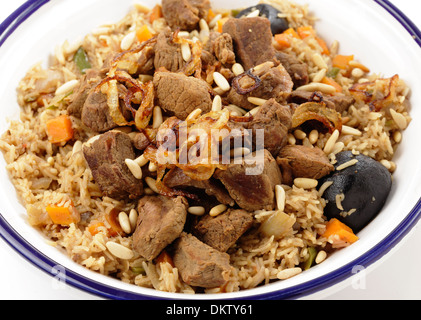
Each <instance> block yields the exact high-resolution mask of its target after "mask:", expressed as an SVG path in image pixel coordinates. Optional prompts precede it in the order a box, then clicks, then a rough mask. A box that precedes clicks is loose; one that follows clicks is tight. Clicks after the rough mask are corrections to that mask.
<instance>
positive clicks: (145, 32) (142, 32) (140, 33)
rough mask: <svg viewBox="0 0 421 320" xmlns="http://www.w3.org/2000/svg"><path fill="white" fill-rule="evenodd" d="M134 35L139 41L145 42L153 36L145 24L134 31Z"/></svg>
mask: <svg viewBox="0 0 421 320" xmlns="http://www.w3.org/2000/svg"><path fill="white" fill-rule="evenodd" d="M136 37H137V40H139V42H145V41H147V40H149V39H151V38H152V37H153V35H152V33H151V31H150V30H149V28H148V26H147V25H146V24H145V25H143V26H141V27H140V28H139V29H137V31H136Z"/></svg>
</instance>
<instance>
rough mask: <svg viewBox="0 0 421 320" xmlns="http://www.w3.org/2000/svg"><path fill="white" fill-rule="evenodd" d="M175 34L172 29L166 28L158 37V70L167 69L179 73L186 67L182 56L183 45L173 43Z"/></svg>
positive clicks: (156, 56)
mask: <svg viewBox="0 0 421 320" xmlns="http://www.w3.org/2000/svg"><path fill="white" fill-rule="evenodd" d="M172 38H173V33H172V31H171V29H170V28H165V29H164V30H163V31H161V32H160V33H159V35H158V38H157V40H156V45H155V56H154V67H155V69H156V70H158V69H159V68H162V67H163V68H165V69H167V70H168V71H171V72H177V71H178V70H180V69H181V68H182V67H183V65H184V60H183V56H182V54H181V45H180V44H178V43H175V42H173V40H172Z"/></svg>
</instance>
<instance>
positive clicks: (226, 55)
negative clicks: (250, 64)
mask: <svg viewBox="0 0 421 320" xmlns="http://www.w3.org/2000/svg"><path fill="white" fill-rule="evenodd" d="M213 52H214V54H215V56H216V58H217V59H218V60H219V61H220V62H221V63H222V64H223V65H225V64H228V65H233V64H234V63H235V53H234V46H233V44H232V38H231V36H230V35H229V34H228V33H222V34H221V35H219V36H218V37H217V38H216V39H215V40H214V41H213Z"/></svg>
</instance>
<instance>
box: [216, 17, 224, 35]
mask: <svg viewBox="0 0 421 320" xmlns="http://www.w3.org/2000/svg"><path fill="white" fill-rule="evenodd" d="M224 22H225V20H222V19H220V20H218V22H217V23H218V32H219V33H222V27H223V26H224Z"/></svg>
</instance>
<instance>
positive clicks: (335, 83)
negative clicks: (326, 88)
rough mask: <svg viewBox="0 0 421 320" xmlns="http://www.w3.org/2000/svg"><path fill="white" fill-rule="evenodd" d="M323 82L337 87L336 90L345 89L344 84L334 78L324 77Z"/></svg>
mask: <svg viewBox="0 0 421 320" xmlns="http://www.w3.org/2000/svg"><path fill="white" fill-rule="evenodd" d="M321 82H322V83H324V84H328V85H330V86H332V87H335V89H336V92H342V91H343V90H342V86H341V85H340V84H339V83H337V82H336V81H335V80H333V79H332V78H329V77H324V78H323V79H322V81H321Z"/></svg>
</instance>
